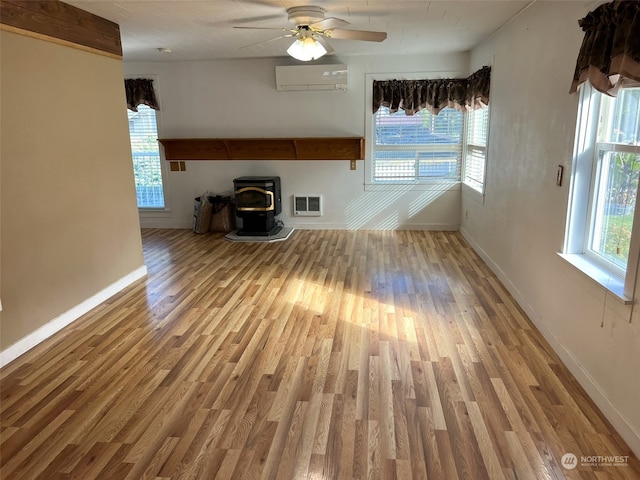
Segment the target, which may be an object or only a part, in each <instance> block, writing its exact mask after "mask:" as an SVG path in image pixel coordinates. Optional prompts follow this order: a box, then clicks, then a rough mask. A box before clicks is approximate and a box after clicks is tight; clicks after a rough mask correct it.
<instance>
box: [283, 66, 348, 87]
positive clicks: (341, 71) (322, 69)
mask: <svg viewBox="0 0 640 480" xmlns="http://www.w3.org/2000/svg"><path fill="white" fill-rule="evenodd" d="M347 71H348V70H347V66H346V65H344V64H340V65H291V66H277V67H276V89H277V90H346V89H347Z"/></svg>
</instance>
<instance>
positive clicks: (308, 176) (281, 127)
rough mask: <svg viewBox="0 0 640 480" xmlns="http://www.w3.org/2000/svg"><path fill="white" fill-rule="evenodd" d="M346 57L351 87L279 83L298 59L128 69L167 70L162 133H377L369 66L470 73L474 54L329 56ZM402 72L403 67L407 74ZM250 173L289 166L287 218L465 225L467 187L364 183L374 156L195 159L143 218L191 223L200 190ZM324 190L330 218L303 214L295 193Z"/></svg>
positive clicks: (282, 171)
mask: <svg viewBox="0 0 640 480" xmlns="http://www.w3.org/2000/svg"><path fill="white" fill-rule="evenodd" d="M318 63H346V64H347V65H348V68H349V88H348V90H347V91H311V92H278V91H277V90H276V88H275V66H276V65H286V64H291V59H289V58H278V59H274V58H270V59H250V60H226V61H202V62H157V63H125V74H126V75H127V76H137V75H140V76H144V75H153V76H154V78H157V90H158V96H159V102H160V108H161V111H160V120H159V122H160V124H159V135H160V137H161V138H163V137H164V138H172V137H187V138H188V137H203V138H225V137H258V138H259V137H332V136H335V137H340V136H367V135H366V132H365V116H366V115H370V114H371V113H370V112H371V107H370V102H371V100H370V99H366V98H365V75H366V74H371V73H389V72H406V73H411V72H425V73H426V74H427V75H429V76H430V77H431V78H440V77H446V76H452V75H453V76H466V75H467V74H468V65H469V56H468V54H466V53H460V54H453V55H437V56H435V55H433V56H397V57H390V56H386V57H382V56H377V57H346V58H333V57H326V59H322V61H319V62H318ZM399 77H400V75H399ZM242 175H279V176H280V177H281V179H282V190H283V205H282V207H283V212H282V214H281V215H280V217H279V218H280V219H282V220H283V221H284V223H285V225H288V226H295V227H303V228H336V229H357V228H360V229H362V228H368V229H393V228H405V229H407V228H414V229H457V228H458V226H459V217H460V193H459V189H453V190H448V189H435V190H431V191H424V190H405V191H396V192H389V191H366V192H365V191H364V186H363V184H364V180H365V178H364V162H362V161H358V162H357V170H355V171H352V170H350V169H349V161H347V160H344V161H313V162H311V161H189V162H187V170H186V172H168V173H167V180H168V182H167V188H166V192H167V204H168V206H169V208H170V210H171V211H170V212H169V213H154V214H143V215H142V216H141V223H142V226H157V227H169V228H189V227H190V226H191V222H192V214H193V198H194V197H196V196H198V195H200V194H201V193H203V192H204V191H205V190H210V191H212V192H214V193H221V192H224V191H231V190H232V189H233V179H234V178H235V177H238V176H242ZM294 193H295V194H301V195H305V194H320V195H323V210H324V214H323V216H322V217H306V218H301V217H293V214H292V206H291V195H292V194H294Z"/></svg>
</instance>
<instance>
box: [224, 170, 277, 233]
mask: <svg viewBox="0 0 640 480" xmlns="http://www.w3.org/2000/svg"><path fill="white" fill-rule="evenodd" d="M233 185H234V196H235V199H236V215H237V216H238V217H240V218H242V228H241V229H240V230H238V231H237V232H236V233H237V235H241V236H242V235H244V236H268V235H275V234H277V233H278V232H279V231H280V230H281V229H282V225H281V224H280V223H277V222H276V218H275V217H277V216H278V215H279V214H280V212H281V211H282V194H281V192H280V177H239V178H236V179H234V180H233Z"/></svg>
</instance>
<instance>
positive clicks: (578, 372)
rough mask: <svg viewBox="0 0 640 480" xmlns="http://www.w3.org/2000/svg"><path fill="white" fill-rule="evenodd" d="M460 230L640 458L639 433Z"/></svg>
mask: <svg viewBox="0 0 640 480" xmlns="http://www.w3.org/2000/svg"><path fill="white" fill-rule="evenodd" d="M460 233H461V234H462V236H463V237H464V238H465V240H466V241H467V242H469V244H470V245H471V246H472V247H473V249H474V250H475V251H476V253H477V254H478V255H479V256H480V257H481V258H482V260H483V261H484V262H485V263H486V264H487V265H488V266H489V268H490V269H491V270H492V271H493V273H495V275H496V276H497V277H498V278H499V279H500V281H501V282H502V283H503V284H504V286H505V287H506V289H507V290H508V291H509V293H510V294H511V295H512V296H513V298H514V299H515V300H516V302H517V303H518V305H520V307H521V308H522V309H523V310H524V311H525V312H526V314H527V316H528V317H529V318H530V319H531V321H532V322H533V324H534V325H535V326H536V328H537V329H538V330H539V331H540V333H541V334H542V336H543V337H544V338H545V340H547V342H549V344H550V345H551V348H553V350H554V351H555V352H556V354H558V356H559V357H560V359H561V360H562V362H563V363H564V364H565V366H566V367H567V368H568V369H569V371H570V372H571V373H572V374H573V376H574V377H575V378H576V380H578V383H580V385H582V388H584V389H585V391H586V392H587V394H588V395H589V397H591V399H592V400H593V401H594V403H595V404H596V405H597V406H598V408H600V410H601V411H602V413H603V414H604V416H605V417H607V420H609V421H610V422H611V424H612V425H613V428H615V429H616V431H617V432H618V433H619V434H620V436H621V437H622V438H623V439H624V441H625V442H627V445H629V448H631V450H632V451H633V452H634V453H635V455H636V456H637V457H640V433H639V432H637V431H636V430H635V429H634V428H633V426H632V425H631V423H630V422H629V421H628V420H627V419H626V418H625V417H624V415H623V414H622V413H620V411H619V410H618V409H617V408H616V406H615V405H614V404H613V403H611V401H610V400H609V398H608V397H607V395H606V394H605V392H604V391H603V390H602V388H600V385H598V383H597V382H596V381H595V380H594V379H593V377H591V375H590V374H589V372H588V371H586V370H585V369H584V368H583V367H582V365H581V364H580V362H579V361H578V360H577V359H576V358H575V357H574V355H573V354H572V353H571V352H570V351H569V350H567V349H566V348H565V346H564V345H563V344H562V342H561V341H560V340H559V339H558V337H557V336H556V335H555V333H553V330H552V329H551V328H550V327H549V325H547V324H546V323H545V321H544V320H543V319H542V318H541V317H540V315H538V314H537V312H536V311H535V309H534V308H533V307H532V306H531V305H529V303H527V302H526V300H525V299H524V297H523V295H522V294H521V293H520V292H519V291H518V289H517V288H516V287H515V285H513V283H511V281H510V280H509V278H508V277H507V276H506V274H505V273H504V272H503V271H502V269H500V267H498V265H497V264H496V263H495V262H494V261H493V260H492V259H491V257H489V255H488V254H487V253H486V252H485V251H484V250H483V249H482V248H480V245H478V244H477V243H476V242H475V241H474V240H473V238H472V237H471V236H470V235H469V234H468V232H467V231H465V230H464V229H463V228H461V229H460Z"/></svg>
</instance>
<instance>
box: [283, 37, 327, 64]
mask: <svg viewBox="0 0 640 480" xmlns="http://www.w3.org/2000/svg"><path fill="white" fill-rule="evenodd" d="M287 53H288V54H289V55H291V56H292V57H293V58H295V59H296V60H300V61H302V62H308V61H309V60H316V59H318V58H320V57H322V56H323V55H325V54H326V53H327V49H326V48H324V46H323V45H322V44H321V43H320V42H318V41H317V40H316V39H315V38H313V37H312V36H311V35H309V36H304V37H300V38H298V39H297V40H296V41H295V42H293V43H292V44H291V46H290V47H289V48H288V49H287Z"/></svg>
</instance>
